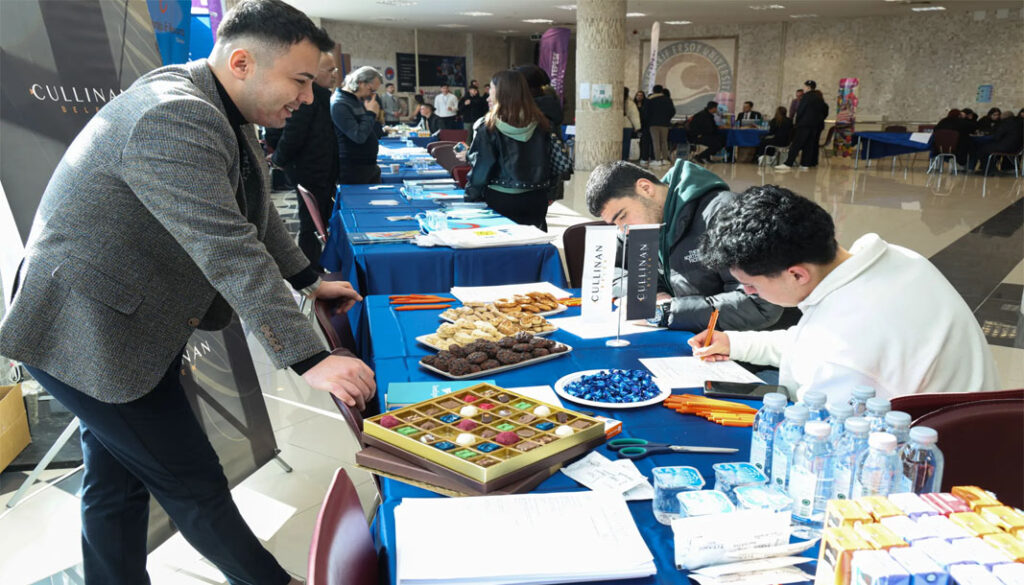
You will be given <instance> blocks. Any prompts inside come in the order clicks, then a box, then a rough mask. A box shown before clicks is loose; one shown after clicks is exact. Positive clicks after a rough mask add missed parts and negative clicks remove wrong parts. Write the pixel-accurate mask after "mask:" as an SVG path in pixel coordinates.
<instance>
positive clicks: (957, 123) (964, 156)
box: [931, 109, 974, 167]
mask: <svg viewBox="0 0 1024 585" xmlns="http://www.w3.org/2000/svg"><path fill="white" fill-rule="evenodd" d="M971 129H972V124H971V122H970V120H968V119H966V118H964V117H963V116H961V115H960V110H957V109H953V110H950V111H949V113H948V114H946V117H945V118H943V119H941V120H939V123H938V124H936V125H935V130H953V131H955V132H956V133H957V134H958V135H959V137H960V138H959V139H958V140H957V143H956V152H954V153H953V154H954V155H956V164H958V165H960V166H961V167H962V166H964V165H966V164H967V161H968V158H969V157H971V156H973V154H974V152H973V148H974V143H973V142H971ZM931 152H932V155H933V156H934V155H936V154H938V152H939V148H938V147H937V146H936V145H935V144H934V141H933V143H932V148H931Z"/></svg>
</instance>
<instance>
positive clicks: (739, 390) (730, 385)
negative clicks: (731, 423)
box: [704, 380, 789, 400]
mask: <svg viewBox="0 0 1024 585" xmlns="http://www.w3.org/2000/svg"><path fill="white" fill-rule="evenodd" d="M772 392H778V393H780V394H785V395H786V396H789V393H788V392H787V391H786V388H785V386H774V385H772V384H758V383H750V384H747V383H742V382H715V381H714V380H708V381H707V382H704V396H713V397H715V398H741V399H745V400H753V399H757V398H764V395H765V394H771V393H772Z"/></svg>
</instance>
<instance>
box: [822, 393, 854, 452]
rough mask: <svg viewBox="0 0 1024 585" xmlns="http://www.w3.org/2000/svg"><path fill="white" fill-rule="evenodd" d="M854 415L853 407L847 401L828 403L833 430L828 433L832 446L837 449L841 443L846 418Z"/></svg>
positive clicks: (829, 420)
mask: <svg viewBox="0 0 1024 585" xmlns="http://www.w3.org/2000/svg"><path fill="white" fill-rule="evenodd" d="M851 416H853V407H852V406H850V405H849V404H847V403H845V402H836V403H833V404H829V405H828V419H826V420H828V424H829V425H831V427H832V432H831V433H829V435H828V440H829V442H830V443H832V448H833V449H835V447H836V445H837V444H838V443H839V439H841V438H843V428H844V425H845V424H846V419H848V418H850V417H851Z"/></svg>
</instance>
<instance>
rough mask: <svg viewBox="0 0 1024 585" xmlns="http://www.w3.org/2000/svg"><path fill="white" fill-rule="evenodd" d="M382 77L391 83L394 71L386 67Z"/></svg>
mask: <svg viewBox="0 0 1024 585" xmlns="http://www.w3.org/2000/svg"><path fill="white" fill-rule="evenodd" d="M384 77H385V78H386V79H387V80H388V81H391V80H392V79H394V78H395V70H394V69H392V68H391V67H386V68H385V69H384Z"/></svg>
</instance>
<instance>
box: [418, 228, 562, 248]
mask: <svg viewBox="0 0 1024 585" xmlns="http://www.w3.org/2000/svg"><path fill="white" fill-rule="evenodd" d="M555 237H556V236H555V234H549V233H547V232H545V231H543V230H540V229H538V228H536V227H534V226H532V225H518V224H512V225H503V226H500V227H489V228H480V229H475V230H472V229H466V230H448V231H442V232H433V233H430V234H427V235H426V236H424V237H422V238H417V239H416V244H417V245H419V246H448V247H451V248H493V247H497V246H529V245H533V244H547V243H549V242H551V240H553V239H555Z"/></svg>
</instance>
